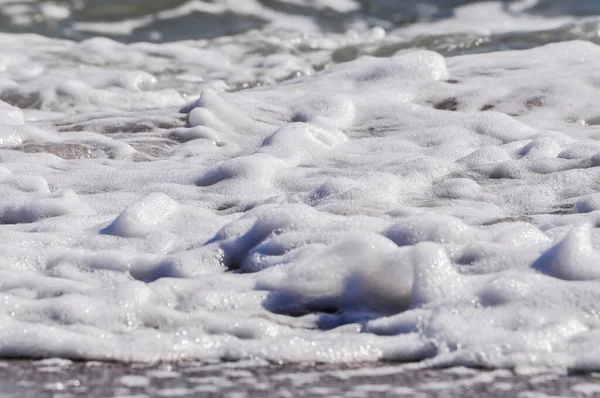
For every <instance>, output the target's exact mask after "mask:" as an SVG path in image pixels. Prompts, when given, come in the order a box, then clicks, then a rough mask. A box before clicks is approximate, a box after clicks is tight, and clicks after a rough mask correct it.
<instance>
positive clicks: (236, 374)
mask: <svg viewBox="0 0 600 398" xmlns="http://www.w3.org/2000/svg"><path fill="white" fill-rule="evenodd" d="M409 368H410V366H408V367H407V366H406V365H404V366H403V365H395V364H352V365H323V364H321V365H306V364H303V365H289V364H284V365H267V364H257V363H255V362H236V363H212V364H211V363H178V364H165V363H161V364H152V365H149V364H122V363H101V362H71V361H64V360H60V359H49V360H43V361H6V362H1V363H0V396H2V397H61V398H64V397H80V396H82V397H139V398H141V397H186V396H200V397H221V396H227V397H240V398H241V397H265V396H269V397H319V396H320V397H336V396H339V397H342V396H343V397H396V396H411V397H480V396H486V397H509V396H514V397H543V396H582V397H583V396H585V397H592V396H600V375H596V374H593V373H592V374H574V375H558V374H553V373H543V372H533V373H532V374H519V373H515V372H512V371H510V370H474V369H467V368H450V369H433V370H432V369H427V370H410V369H409Z"/></svg>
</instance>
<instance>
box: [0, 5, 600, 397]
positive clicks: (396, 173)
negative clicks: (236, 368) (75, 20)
mask: <svg viewBox="0 0 600 398" xmlns="http://www.w3.org/2000/svg"><path fill="white" fill-rule="evenodd" d="M317 3H318V4H317ZM257 4H258V3H256V4H255V3H252V4H251V5H247V7H249V8H248V9H247V10H250V11H249V12H250V13H251V14H252V13H254V12H256V10H257V9H259V10H264V8H260V7H259V8H256V7H258V6H257ZM303 4H304V3H303ZM306 4H308V3H306ZM311 4H312V3H311ZM331 4H332V3H331V2H326V1H324V2H316V3H314V7H317V8H318V7H323V8H327V7H329V6H330V5H331ZM192 6H193V7H196V6H197V7H200V6H202V7H205V8H206V10H208V9H209V8H210V10H208V11H206V12H214V13H221V12H225V11H226V10H227V9H233V8H235V7H238V8H236V10H238V11H239V10H240V9H241V8H240V7H243V5H237V3H235V4H234V3H233V2H228V3H227V4H225V3H215V4H211V5H207V4H205V3H202V4H201V5H198V4H196V5H193V4H192V5H188V6H187V7H192ZM352 6H353V3H352V2H339V3H336V7H338V8H337V9H339V10H342V11H343V10H352V9H353V8H352ZM480 6H481V7H484V9H487V8H489V7H490V5H489V4H488V5H480ZM211 7H212V8H211ZM253 7H254V8H253ZM340 7H341V8H340ZM330 8H331V7H330ZM467 9H468V8H465V9H463V10H461V12H467V11H465V10H467ZM55 11H56V10H55ZM178 12H185V9H183V8H182V9H181V10H179V11H178ZM344 12H345V11H344ZM461 15H463V16H464V15H465V14H461ZM469 15H471V14H469ZM162 17H164V18H168V16H167V15H164V14H163V15H162ZM523 18H525V17H523ZM460 20H461V16H460V15H458V16H457V17H456V19H454V20H453V21H454V22H455V23H457V21H460ZM530 21H531V20H530ZM555 22H556V20H555V21H553V22H552V23H555ZM273 23H274V22H273ZM549 23H550V22H549ZM421 26H428V25H421ZM405 33H406V34H407V35H408V34H409V33H408V31H407V32H405ZM396 34H399V33H398V32H396ZM311 37H312V36H311ZM258 39H260V40H258ZM267 39H269V40H271V39H272V41H268V40H267ZM261 40H262V41H261ZM385 40H392V41H393V40H396V42H395V43H396V44H397V43H398V41H397V40H399V39H398V37H396V38H395V39H389V38H387V36H385V35H383V34H382V33H381V32H379V33H377V31H371V32H370V33H369V34H367V35H366V36H365V37H364V38H361V37H360V35H357V34H356V33H354V34H352V33H351V32H348V33H346V34H338V35H336V34H332V35H323V36H320V39H319V40H317V39H315V38H314V37H312V38H310V37H309V36H307V37H305V38H298V37H297V34H293V33H286V34H284V33H281V35H280V36H276V35H275V36H269V35H268V34H266V33H264V32H262V31H259V32H253V33H248V34H246V35H242V36H240V37H236V38H222V39H219V40H214V41H208V40H207V41H189V42H177V43H166V44H150V43H136V44H131V45H126V44H120V43H117V42H114V41H112V40H109V39H99V38H94V39H90V40H86V41H83V42H80V43H75V42H70V41H61V40H53V39H48V38H43V37H39V36H18V35H10V34H3V35H2V36H0V41H1V42H2V46H1V48H0V66H1V68H0V69H1V71H0V95H1V98H3V101H5V102H7V103H10V104H13V105H8V104H5V103H4V102H0V162H1V165H0V223H1V225H0V276H1V278H0V291H1V292H2V294H1V295H0V300H2V301H3V306H2V307H1V309H0V318H1V321H2V324H3V328H2V330H0V334H1V336H0V342H1V343H0V355H2V356H5V357H23V356H31V357H40V356H41V357H51V356H60V357H65V358H72V359H80V358H83V359H98V360H105V359H116V360H124V361H134V360H135V361H154V360H181V359H189V360H195V359H199V360H212V359H216V360H239V359H244V358H259V359H266V360H269V361H322V362H344V361H378V360H397V361H405V360H410V361H422V362H421V363H420V364H419V365H418V366H429V365H436V366H438V365H441V366H446V365H463V366H488V367H517V368H520V369H526V368H531V369H533V368H535V369H541V368H543V369H548V368H551V369H568V368H578V369H596V368H598V366H599V365H598V361H597V359H596V356H595V354H596V351H595V347H597V342H598V322H597V318H598V312H597V311H596V310H595V308H596V307H595V303H596V302H597V299H598V297H597V295H598V293H597V290H598V289H597V279H598V275H599V274H598V270H597V267H596V264H597V262H598V261H597V260H598V253H597V251H598V250H597V248H598V245H599V244H600V235H599V234H598V233H597V231H596V228H595V226H596V225H598V211H597V210H598V209H599V208H600V207H599V205H598V203H597V202H598V198H597V195H598V193H597V192H596V191H597V188H596V185H597V183H596V182H597V180H598V178H599V177H600V175H599V173H600V172H599V168H598V165H599V160H598V153H599V151H600V146H599V145H598V143H597V140H596V133H597V132H596V127H597V126H596V125H597V119H598V114H597V111H596V110H595V100H594V98H597V97H598V95H600V92H598V91H599V90H598V85H597V84H596V81H597V80H598V79H597V70H599V67H600V61H599V59H600V58H599V57H598V55H599V54H600V49H599V47H598V46H596V45H594V44H592V43H589V42H581V41H573V42H565V43H557V44H551V45H548V46H543V47H538V48H534V49H532V50H526V51H507V52H503V53H487V54H477V55H467V56H457V57H448V58H445V57H443V56H442V55H441V54H439V53H436V52H433V51H427V50H410V51H392V54H391V56H390V57H386V58H376V57H358V59H353V58H354V57H349V62H344V63H336V62H332V60H333V59H336V57H342V55H343V54H341V53H340V51H341V52H343V51H342V49H346V50H347V49H348V47H352V45H358V44H357V43H359V44H360V45H364V46H365V47H364V48H367V47H369V46H371V45H375V44H373V43H379V44H381V41H385ZM411 40H412V39H411ZM250 43H252V44H250ZM256 43H263V44H264V43H267V44H269V43H270V44H269V45H272V46H275V47H276V48H278V49H280V50H277V51H275V54H271V55H269V56H265V57H263V56H262V55H260V56H258V55H256V54H257V51H258V50H256V48H257V47H256ZM386 43H387V42H386ZM267 44H265V46H266V45H267ZM379 44H377V45H379ZM303 46H304V47H303ZM311 46H312V47H311ZM23 47H27V48H28V51H27V52H22V51H20V49H21V48H23ZM300 48H304V49H305V50H303V51H299V50H298V49H300ZM361 48H363V47H361ZM364 48H363V49H364ZM357 51H358V53H360V51H363V50H360V51H359V50H357ZM365 51H366V50H365ZM373 51H375V50H373ZM367 52H368V51H367ZM261 54H262V53H261ZM342 58H343V57H342ZM48 59H54V60H56V65H50V63H49V61H48ZM313 66H319V67H323V69H324V70H322V71H320V72H316V71H315V68H313ZM325 66H327V67H326V68H325ZM290 74H291V75H293V76H297V78H295V79H291V78H289V76H290ZM279 80H284V81H282V82H278V81H279ZM254 85H257V86H259V87H254V88H250V86H254ZM231 88H236V89H240V90H232V91H231V90H230V91H228V90H227V89H231ZM242 88H243V89H242ZM180 107H183V112H182V113H178V109H179V108H180ZM31 108H34V109H31ZM162 375H163V376H165V375H167V374H166V373H163V374H162ZM147 376H148V377H158V376H160V375H159V374H154V375H147ZM147 382H148V381H147V379H131V378H129V379H127V378H125V379H122V380H121V383H122V384H123V385H126V386H128V385H129V384H131V385H133V384H135V385H142V384H144V383H146V384H147ZM473 382H476V380H474V381H473ZM486 382H488V383H490V382H492V380H488V381H486ZM136 383H138V384H136ZM161 393H163V394H165V395H177V394H184V393H190V391H188V390H185V391H183V390H167V389H165V390H162V392H161Z"/></svg>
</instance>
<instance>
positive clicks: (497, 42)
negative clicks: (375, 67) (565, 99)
mask: <svg viewBox="0 0 600 398" xmlns="http://www.w3.org/2000/svg"><path fill="white" fill-rule="evenodd" d="M475 5H481V6H488V7H473V6H475ZM492 5H493V6H495V8H494V9H495V10H500V11H501V12H502V13H503V15H504V16H512V17H515V18H517V17H518V18H521V19H523V18H527V17H531V18H535V20H534V21H540V20H544V19H552V18H554V19H556V18H563V22H565V23H567V24H568V23H571V24H570V25H568V26H567V27H566V28H565V26H564V25H565V24H564V23H563V24H557V25H560V26H561V27H562V28H563V29H559V30H554V31H552V30H551V29H546V28H547V27H546V26H545V25H543V24H542V26H540V28H541V29H535V24H536V22H533V23H532V25H533V26H529V27H528V28H527V29H523V26H522V25H520V26H515V27H514V28H513V29H511V28H510V26H507V27H506V28H505V29H501V31H500V32H499V33H501V34H497V35H496V36H494V37H492V38H491V39H488V40H486V42H487V47H486V46H483V47H484V51H487V50H489V49H503V48H511V49H512V48H527V47H531V46H535V45H539V44H544V43H546V42H550V41H560V40H569V39H574V38H583V39H588V40H595V39H596V38H597V37H598V24H597V21H596V20H595V18H594V17H595V16H597V15H600V1H591V0H590V1H587V0H576V1H565V0H502V1H488V2H484V1H473V0H470V1H469V0H422V1H401V0H192V1H188V0H64V1H56V0H55V1H45V0H29V1H27V0H0V31H3V32H13V33H38V34H41V35H44V36H49V37H58V38H68V39H73V40H83V39H86V38H89V37H93V36H98V35H101V36H106V37H110V38H113V39H116V40H118V41H123V42H136V41H152V42H167V41H175V40H185V39H210V38H215V37H220V36H228V35H234V34H240V33H244V32H247V31H249V30H265V29H292V30H299V31H306V32H320V33H342V32H346V31H348V30H355V31H357V32H361V31H365V30H368V29H370V28H373V27H381V28H383V29H385V30H386V31H393V30H395V29H402V28H406V27H410V26H411V25H415V24H423V23H433V22H440V21H444V20H452V19H453V18H456V16H457V14H459V13H461V12H462V14H463V16H464V14H465V12H464V10H467V13H468V12H470V13H471V15H470V18H472V19H473V20H483V21H485V20H486V19H490V23H491V24H493V23H495V22H494V21H496V22H497V20H498V17H497V16H495V15H489V14H490V11H489V10H490V8H489V6H492ZM469 10H470V11H469ZM574 21H575V22H576V23H575V24H573V22H574ZM459 22H460V21H459ZM483 27H485V23H484V24H483ZM474 29H475V28H474V27H473V26H471V25H470V24H469V23H465V24H464V26H463V29H462V30H463V31H464V32H462V33H467V32H470V31H472V30H474ZM454 30H456V29H454ZM475 30H479V31H480V33H481V30H482V29H481V26H480V27H479V29H475ZM540 30H541V31H545V30H548V32H544V33H543V34H532V33H531V32H532V31H540ZM497 31H498V29H491V30H490V32H489V33H492V34H493V33H498V32H497ZM523 31H525V32H523ZM421 36H423V35H421ZM442 36H443V34H442ZM484 44H485V43H484ZM478 47H479V46H478Z"/></svg>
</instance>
